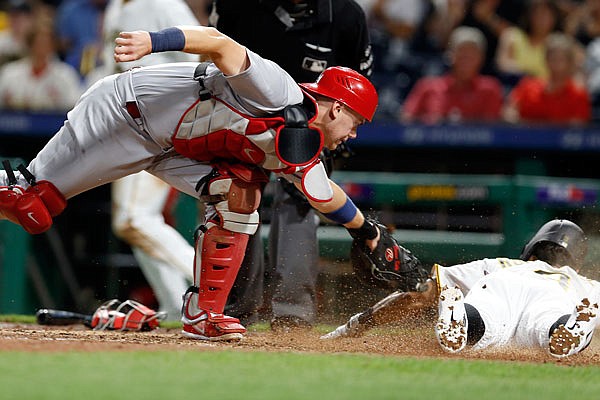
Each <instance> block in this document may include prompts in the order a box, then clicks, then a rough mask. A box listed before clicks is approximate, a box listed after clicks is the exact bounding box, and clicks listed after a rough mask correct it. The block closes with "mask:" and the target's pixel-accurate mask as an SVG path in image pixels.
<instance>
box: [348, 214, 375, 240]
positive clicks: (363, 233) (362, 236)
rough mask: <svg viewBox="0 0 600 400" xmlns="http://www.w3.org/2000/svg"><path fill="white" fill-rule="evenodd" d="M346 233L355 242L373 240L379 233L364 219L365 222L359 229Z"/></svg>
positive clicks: (370, 222) (373, 224) (372, 224)
mask: <svg viewBox="0 0 600 400" xmlns="http://www.w3.org/2000/svg"><path fill="white" fill-rule="evenodd" d="M348 233H350V236H352V237H353V238H354V239H357V240H373V239H375V238H376V237H377V234H378V233H379V231H378V230H377V226H375V223H374V222H373V221H370V220H368V219H366V218H365V222H363V224H362V226H361V227H360V228H352V229H348Z"/></svg>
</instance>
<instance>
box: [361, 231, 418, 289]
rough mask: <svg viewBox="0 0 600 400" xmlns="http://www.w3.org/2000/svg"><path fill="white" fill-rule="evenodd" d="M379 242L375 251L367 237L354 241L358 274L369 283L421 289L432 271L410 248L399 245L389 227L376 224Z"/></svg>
mask: <svg viewBox="0 0 600 400" xmlns="http://www.w3.org/2000/svg"><path fill="white" fill-rule="evenodd" d="M377 227H378V229H379V235H380V237H379V241H378V242H377V246H376V248H375V249H374V250H372V251H371V249H369V248H368V247H367V246H366V243H365V240H364V239H360V238H356V239H354V240H353V241H352V248H351V251H350V261H351V263H352V268H353V270H354V273H355V274H356V276H357V277H358V278H359V279H360V280H361V281H362V282H364V283H366V284H367V285H369V286H376V287H380V288H383V289H389V290H400V291H403V292H418V291H420V290H422V289H421V288H420V287H421V285H422V284H423V283H424V282H425V281H426V280H427V279H428V278H429V271H428V270H426V269H425V268H423V266H422V265H421V262H420V261H419V259H418V258H417V257H415V256H414V255H413V254H412V253H411V252H410V251H409V250H407V249H405V248H404V247H402V246H400V245H399V244H398V243H397V242H396V239H394V237H393V236H392V234H391V233H390V232H389V231H388V230H387V228H386V227H385V226H383V225H381V224H377Z"/></svg>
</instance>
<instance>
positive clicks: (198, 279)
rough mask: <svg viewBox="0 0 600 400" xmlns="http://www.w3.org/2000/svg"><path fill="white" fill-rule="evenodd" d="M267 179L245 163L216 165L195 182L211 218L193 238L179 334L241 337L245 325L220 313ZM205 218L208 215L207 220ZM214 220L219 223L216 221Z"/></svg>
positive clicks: (255, 222)
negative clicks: (193, 252)
mask: <svg viewBox="0 0 600 400" xmlns="http://www.w3.org/2000/svg"><path fill="white" fill-rule="evenodd" d="M266 181H267V177H266V175H265V174H264V172H262V171H261V170H259V169H256V168H251V167H249V166H246V165H244V164H235V165H229V164H219V165H216V166H215V167H214V169H213V171H212V173H211V174H209V175H208V176H206V177H205V178H204V179H202V180H201V181H200V182H199V183H198V188H197V189H200V188H202V191H201V193H202V196H201V199H202V200H204V201H206V202H208V204H209V206H210V207H213V209H212V215H211V212H210V210H209V209H207V215H208V216H209V218H210V217H212V220H211V222H208V223H207V224H206V225H204V226H201V227H200V230H199V231H198V233H199V235H198V237H197V239H196V258H195V261H194V285H195V287H193V288H192V290H188V292H187V293H186V294H185V296H184V304H183V312H182V322H183V334H184V335H186V336H188V337H192V338H196V339H204V340H236V339H241V338H242V334H243V333H245V332H246V329H245V328H244V327H243V326H242V325H241V324H240V323H239V320H238V319H237V318H232V317H228V316H225V315H223V311H224V309H225V303H226V302H227V297H228V296H229V292H230V291H231V287H232V286H233V283H234V282H235V278H236V276H237V273H238V271H239V269H240V266H241V264H242V260H243V259H244V254H245V251H246V246H247V245H248V237H249V235H252V234H254V233H255V232H256V229H257V228H258V222H259V218H258V213H257V212H256V209H257V208H258V205H259V203H260V197H261V191H262V188H263V186H264V183H265V182H266ZM207 219H208V218H207ZM217 224H218V225H217Z"/></svg>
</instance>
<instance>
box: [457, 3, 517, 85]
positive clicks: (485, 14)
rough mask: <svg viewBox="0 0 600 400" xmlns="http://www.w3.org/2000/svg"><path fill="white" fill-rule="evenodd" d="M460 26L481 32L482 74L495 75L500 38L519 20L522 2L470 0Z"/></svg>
mask: <svg viewBox="0 0 600 400" xmlns="http://www.w3.org/2000/svg"><path fill="white" fill-rule="evenodd" d="M469 3H470V4H469V6H468V8H467V12H466V16H465V18H464V20H463V21H462V23H461V25H465V26H472V27H474V28H477V29H479V30H481V32H483V35H484V36H485V38H486V40H487V44H488V45H487V52H486V56H485V63H484V65H483V68H482V72H483V73H485V74H490V75H495V74H496V73H497V70H496V62H495V57H496V49H497V47H498V41H499V38H500V36H501V35H502V34H503V33H504V31H505V30H506V29H507V28H510V27H512V26H515V25H516V24H517V23H518V21H519V19H520V18H521V15H522V12H523V9H524V3H525V2H524V1H523V0H471V1H470V2H469Z"/></svg>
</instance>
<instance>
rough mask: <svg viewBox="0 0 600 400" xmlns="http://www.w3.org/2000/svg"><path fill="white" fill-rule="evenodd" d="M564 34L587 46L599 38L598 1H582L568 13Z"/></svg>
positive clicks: (599, 3) (599, 12)
mask: <svg viewBox="0 0 600 400" xmlns="http://www.w3.org/2000/svg"><path fill="white" fill-rule="evenodd" d="M564 32H565V33H566V34H568V35H570V36H573V37H574V38H575V39H577V41H578V42H579V43H581V44H582V45H584V46H587V45H588V44H589V43H590V42H592V41H593V40H594V39H595V38H597V37H598V36H600V0H584V1H583V2H581V3H580V4H579V5H577V6H576V7H573V9H572V10H571V11H570V12H569V13H568V15H567V17H566V18H565V24H564Z"/></svg>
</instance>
